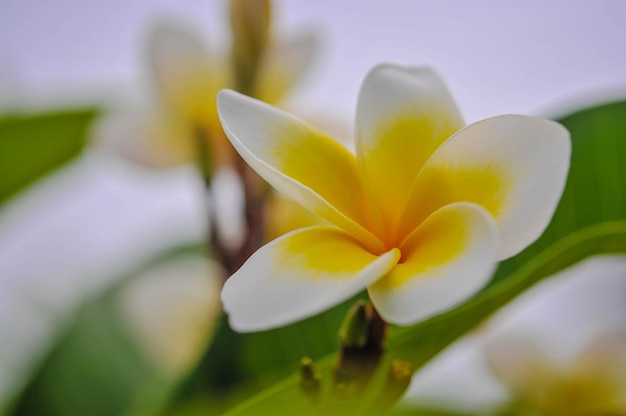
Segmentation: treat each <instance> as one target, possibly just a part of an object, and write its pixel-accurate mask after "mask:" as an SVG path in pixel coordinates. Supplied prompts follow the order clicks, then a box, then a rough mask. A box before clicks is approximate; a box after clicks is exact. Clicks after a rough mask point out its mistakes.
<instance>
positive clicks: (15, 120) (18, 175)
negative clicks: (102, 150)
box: [0, 109, 96, 204]
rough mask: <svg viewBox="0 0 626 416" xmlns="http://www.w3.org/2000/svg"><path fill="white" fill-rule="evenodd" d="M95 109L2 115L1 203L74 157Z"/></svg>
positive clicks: (94, 114)
mask: <svg viewBox="0 0 626 416" xmlns="http://www.w3.org/2000/svg"><path fill="white" fill-rule="evenodd" d="M95 116H96V110H94V109H81V110H70V111H64V112H57V113H49V114H40V115H28V116H26V115H24V116H22V115H19V116H18V115H16V116H6V117H3V118H0V204H2V203H4V202H5V201H6V200H7V199H8V198H9V197H11V196H12V195H14V194H15V193H16V192H18V191H19V190H20V189H22V188H24V187H25V186H28V185H29V184H31V183H32V182H34V181H36V180H37V179H39V178H41V177H42V176H44V175H46V174H47V173H48V172H50V171H51V170H53V169H55V168H57V167H59V166H60V165H62V164H63V163H65V162H67V161H69V160H70V159H72V158H73V157H75V156H76V155H77V154H78V153H79V152H80V151H81V150H82V149H83V148H84V146H85V144H86V143H87V131H88V127H89V125H90V123H91V122H92V121H93V119H94V117H95Z"/></svg>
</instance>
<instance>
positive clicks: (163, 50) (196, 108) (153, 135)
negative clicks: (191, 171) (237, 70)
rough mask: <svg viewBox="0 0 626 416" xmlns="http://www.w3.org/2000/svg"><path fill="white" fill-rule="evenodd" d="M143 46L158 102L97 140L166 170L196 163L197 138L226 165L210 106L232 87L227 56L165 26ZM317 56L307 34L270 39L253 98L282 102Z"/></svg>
mask: <svg viewBox="0 0 626 416" xmlns="http://www.w3.org/2000/svg"><path fill="white" fill-rule="evenodd" d="M147 43H148V58H149V63H150V70H151V71H150V75H151V79H152V81H153V85H152V86H153V89H154V93H155V97H154V98H155V100H153V101H154V102H153V103H152V105H150V106H149V108H147V109H145V110H141V111H135V112H134V113H132V114H130V116H126V117H114V118H113V119H112V120H109V121H108V122H107V123H106V124H105V125H104V126H103V132H102V133H101V134H100V136H101V140H102V141H103V142H105V144H106V145H107V146H109V147H111V148H114V149H115V150H116V151H117V152H119V153H120V154H122V155H124V156H125V157H127V158H128V159H130V160H133V161H135V162H137V163H139V164H141V165H144V166H149V167H154V168H167V167H172V166H178V165H184V164H195V163H197V162H198V159H199V149H200V146H199V143H198V138H197V135H198V133H201V134H202V135H204V136H205V137H206V139H207V140H208V141H209V142H208V143H207V146H208V147H209V148H211V149H212V152H213V159H214V160H215V162H216V163H217V164H220V165H228V164H229V162H230V159H231V152H232V147H231V146H230V144H229V143H228V140H226V139H225V138H224V137H223V133H222V130H221V128H220V125H219V121H218V117H217V109H216V105H215V96H216V94H217V92H218V91H219V90H221V89H223V88H234V74H233V73H234V68H233V67H232V62H231V61H230V57H229V54H228V51H227V50H221V51H220V50H214V49H212V48H210V47H209V45H208V44H207V43H206V42H204V39H203V38H202V36H200V35H199V34H197V33H196V32H194V31H193V30H192V29H191V28H189V27H188V26H186V25H184V24H180V23H175V22H169V21H164V22H159V23H157V24H155V25H154V27H153V29H152V30H151V31H150V33H149V36H148V42H147ZM316 49H317V37H316V36H315V34H314V33H312V32H301V33H299V34H296V35H295V36H293V37H291V38H288V39H284V40H283V39H279V38H275V39H270V42H269V43H268V45H267V48H266V50H265V53H264V54H263V57H262V60H261V62H260V66H259V69H258V76H257V84H258V87H257V88H256V90H255V95H256V96H257V97H259V98H260V99H262V100H264V101H267V102H271V103H277V102H279V101H280V100H281V99H282V98H283V97H284V96H285V94H286V93H287V92H288V91H289V90H290V89H291V88H292V87H293V86H294V85H296V84H297V82H298V81H299V80H300V78H301V77H302V76H303V74H304V73H305V72H306V70H307V69H308V68H309V67H310V65H311V63H312V61H313V57H314V55H315V52H316ZM126 113H128V112H126Z"/></svg>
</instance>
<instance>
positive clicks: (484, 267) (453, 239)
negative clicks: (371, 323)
mask: <svg viewBox="0 0 626 416" xmlns="http://www.w3.org/2000/svg"><path fill="white" fill-rule="evenodd" d="M497 243H498V233H497V229H496V226H495V224H494V223H493V219H492V218H491V216H490V215H489V213H487V211H485V210H484V209H483V208H482V207H480V206H478V205H475V204H470V203H456V204H451V205H448V206H446V207H443V208H441V209H439V210H438V211H436V212H435V213H433V214H432V215H430V216H429V217H428V218H427V219H426V220H425V221H424V222H423V223H422V224H421V225H420V226H419V227H418V228H417V229H416V230H415V232H414V233H413V234H411V235H410V236H409V238H407V240H406V241H405V242H403V244H402V245H401V247H400V250H401V252H402V258H401V260H400V262H399V263H398V264H397V265H396V266H395V267H394V268H393V270H391V271H390V272H389V273H388V274H387V275H386V276H385V277H384V278H382V279H380V280H379V281H377V282H376V283H374V284H373V285H372V286H371V287H370V288H369V294H370V298H371V300H372V302H373V303H374V305H375V306H376V309H377V310H378V312H379V313H380V315H381V316H382V317H383V318H384V319H385V320H386V321H388V322H392V323H395V324H399V325H407V324H411V323H414V322H417V321H418V320H421V319H424V318H426V317H428V316H431V315H433V314H435V313H438V312H441V311H443V310H446V309H449V308H451V307H453V306H454V305H456V304H457V303H459V302H461V301H462V300H463V299H466V298H468V297H469V296H471V295H473V294H474V293H476V292H477V291H478V290H479V289H480V288H482V287H483V285H484V284H485V283H486V282H487V281H488V279H489V277H490V276H491V272H492V271H493V268H494V265H495V264H494V257H495V254H496V252H497Z"/></svg>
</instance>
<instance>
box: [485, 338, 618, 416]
mask: <svg viewBox="0 0 626 416" xmlns="http://www.w3.org/2000/svg"><path fill="white" fill-rule="evenodd" d="M487 361H488V363H489V366H490V368H491V370H492V372H493V374H494V375H495V376H496V377H497V378H498V380H500V381H501V382H502V383H503V384H504V385H505V386H506V387H507V388H508V389H509V391H510V392H511V394H512V396H513V400H514V401H513V404H512V409H511V410H510V412H509V413H507V414H512V415H513V414H520V415H547V416H548V415H567V416H589V415H626V342H625V341H624V340H623V339H620V338H618V337H616V336H611V335H606V336H604V337H600V338H598V339H596V340H594V342H592V343H591V344H590V345H589V346H587V348H585V349H584V350H583V351H582V352H581V353H580V354H578V355H576V356H574V357H572V358H570V359H566V360H563V359H561V360H559V359H557V357H553V356H551V355H550V354H548V353H547V352H546V351H544V350H543V349H541V348H539V347H538V346H536V345H534V344H532V343H531V342H529V341H528V340H525V339H517V338H510V339H503V340H499V341H498V342H495V343H492V344H491V345H489V348H488V349H487Z"/></svg>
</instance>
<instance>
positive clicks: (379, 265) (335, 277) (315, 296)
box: [222, 226, 400, 332]
mask: <svg viewBox="0 0 626 416" xmlns="http://www.w3.org/2000/svg"><path fill="white" fill-rule="evenodd" d="M399 257H400V254H399V251H398V250H397V249H392V250H391V251H389V252H387V253H384V254H382V255H381V256H376V255H373V254H371V253H370V252H368V251H367V250H365V249H363V248H362V247H361V246H360V245H359V244H358V243H357V241H356V240H354V239H353V238H352V237H350V236H349V235H348V234H346V233H344V232H343V231H341V230H340V229H338V228H336V227H332V226H315V227H310V228H305V229H302V230H297V231H294V232H292V233H289V234H286V235H284V236H282V237H280V238H278V239H276V240H274V241H272V242H271V243H269V244H267V245H265V246H263V247H262V248H261V249H259V250H258V251H257V252H256V253H255V254H253V255H252V257H251V258H250V259H249V260H248V261H247V262H246V263H245V264H244V265H243V266H242V267H241V268H240V269H239V270H238V271H237V272H236V273H235V274H234V275H233V276H231V278H230V279H229V280H228V281H227V282H226V284H225V286H224V289H223V291H222V302H223V304H224V309H225V310H226V312H228V314H229V319H230V324H231V326H232V327H233V328H234V329H235V330H237V331H242V332H245V331H257V330H263V329H269V328H273V327H276V326H280V325H285V324H288V323H291V322H293V321H297V320H299V319H302V318H305V317H308V316H311V315H313V314H315V313H318V312H321V311H323V310H325V309H327V308H329V307H331V306H333V305H335V304H337V303H339V302H341V301H343V300H345V299H347V298H349V297H350V296H352V295H355V294H357V293H358V292H360V291H361V290H363V289H364V288H365V287H366V286H367V285H369V284H370V283H372V282H373V281H375V280H376V279H378V278H380V277H381V276H383V275H384V274H385V273H387V272H388V271H389V270H390V269H391V268H392V267H393V266H394V265H395V264H396V262H397V261H398V259H399Z"/></svg>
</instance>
